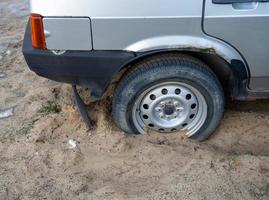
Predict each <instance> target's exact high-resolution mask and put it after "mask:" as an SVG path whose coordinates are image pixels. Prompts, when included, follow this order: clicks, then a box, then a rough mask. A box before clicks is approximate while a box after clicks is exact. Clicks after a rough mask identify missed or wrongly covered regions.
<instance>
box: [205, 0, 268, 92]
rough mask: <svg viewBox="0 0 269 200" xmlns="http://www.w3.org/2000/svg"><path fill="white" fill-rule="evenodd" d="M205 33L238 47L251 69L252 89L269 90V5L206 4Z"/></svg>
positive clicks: (207, 2) (210, 2) (209, 2)
mask: <svg viewBox="0 0 269 200" xmlns="http://www.w3.org/2000/svg"><path fill="white" fill-rule="evenodd" d="M204 29H205V31H206V32H207V33H208V34H210V35H212V36H215V37H218V38H220V39H223V40H225V41H227V42H228V43H230V44H232V45H233V46H235V47H236V48H237V49H238V50H239V51H240V52H241V54H242V55H243V56H244V57H245V59H246V61H247V63H248V64H249V67H250V75H251V79H250V85H249V87H250V89H252V90H257V91H264V90H269V53H268V52H269V36H268V33H269V2H267V3H257V2H256V3H247V4H234V5H232V4H227V5H220V4H219V5H216V4H212V1H210V0H207V1H206V8H205V20H204Z"/></svg>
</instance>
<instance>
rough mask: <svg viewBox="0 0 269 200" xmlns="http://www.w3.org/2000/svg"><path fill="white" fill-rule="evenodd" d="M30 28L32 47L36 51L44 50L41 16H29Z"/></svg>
mask: <svg viewBox="0 0 269 200" xmlns="http://www.w3.org/2000/svg"><path fill="white" fill-rule="evenodd" d="M30 26H31V35H32V45H33V47H34V48H38V49H46V42H45V34H44V27H43V22H42V16H41V15H38V14H31V16H30Z"/></svg>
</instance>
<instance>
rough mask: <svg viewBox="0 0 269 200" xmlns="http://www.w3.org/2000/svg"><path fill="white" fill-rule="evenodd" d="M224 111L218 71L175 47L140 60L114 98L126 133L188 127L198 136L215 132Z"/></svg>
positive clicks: (119, 122)
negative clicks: (179, 52)
mask: <svg viewBox="0 0 269 200" xmlns="http://www.w3.org/2000/svg"><path fill="white" fill-rule="evenodd" d="M223 113H224V92H223V88H222V86H221V84H220V82H219V80H218V78H217V77H216V75H215V74H214V73H213V72H212V71H211V69H210V68H209V67H208V66H207V65H205V64H204V63H203V62H201V61H200V60H198V59H195V58H193V57H190V56H187V55H182V54H176V53H169V54H163V55H156V56H153V57H149V58H146V59H145V60H143V61H141V62H139V63H137V64H136V65H135V66H134V68H133V69H132V70H130V71H128V72H127V73H126V75H124V77H123V78H122V79H121V81H120V82H119V84H118V86H117V88H116V91H115V94H114V97H113V103H112V115H113V118H114V121H115V123H116V125H117V126H118V127H119V128H121V129H122V130H124V131H125V132H127V133H132V134H142V133H145V132H146V131H147V130H148V129H154V130H157V131H159V132H164V133H170V132H177V131H179V130H185V131H186V135H187V136H188V137H190V138H192V139H196V140H198V141H203V140H205V139H207V138H208V137H209V136H210V135H211V134H212V133H213V132H214V130H215V129H216V128H217V126H218V125H219V123H220V120H221V119H222V117H223Z"/></svg>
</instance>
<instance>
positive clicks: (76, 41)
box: [43, 17, 92, 51]
mask: <svg viewBox="0 0 269 200" xmlns="http://www.w3.org/2000/svg"><path fill="white" fill-rule="evenodd" d="M43 26H44V30H45V37H46V46H47V48H48V49H50V50H84V51H90V50H92V38H91V36H92V35H91V21H90V19H89V18H67V17H65V18H59V17H57V18H55V17H50V18H46V17H45V18H43Z"/></svg>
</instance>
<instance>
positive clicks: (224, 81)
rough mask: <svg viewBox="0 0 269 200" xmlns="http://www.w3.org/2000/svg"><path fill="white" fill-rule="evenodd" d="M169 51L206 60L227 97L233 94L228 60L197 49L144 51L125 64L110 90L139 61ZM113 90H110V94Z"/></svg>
mask: <svg viewBox="0 0 269 200" xmlns="http://www.w3.org/2000/svg"><path fill="white" fill-rule="evenodd" d="M167 53H179V54H185V55H189V56H192V57H194V58H197V59H199V60H200V61H202V62H204V63H205V64H206V65H208V66H209V67H210V68H211V70H212V71H213V72H214V73H215V74H216V76H217V77H218V79H219V81H220V83H221V85H222V87H223V89H224V91H225V95H226V97H229V98H230V97H231V96H233V89H234V86H235V76H234V73H233V71H232V69H231V65H230V64H229V63H228V62H226V61H225V60H224V59H223V58H221V57H220V56H218V55H216V54H212V53H208V52H198V51H197V52H196V51H161V52H149V53H142V54H141V55H139V54H138V55H137V57H136V59H134V60H132V61H131V62H130V63H128V64H126V65H124V66H123V67H122V68H121V70H120V71H119V73H117V74H116V76H115V77H114V78H113V81H112V84H111V87H112V89H111V88H110V89H109V90H108V91H112V93H113V92H114V89H115V85H117V83H118V82H119V80H120V79H121V78H122V77H123V76H124V75H125V74H126V73H128V72H129V71H130V70H132V69H133V68H134V67H135V66H137V63H139V62H143V60H145V59H148V58H150V57H152V56H156V55H163V54H167ZM110 94H111V92H109V95H110Z"/></svg>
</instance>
